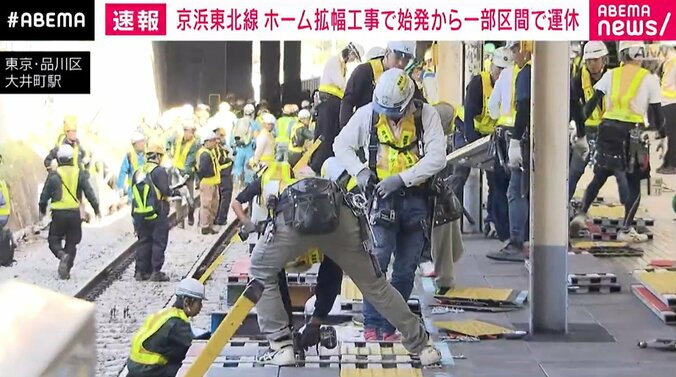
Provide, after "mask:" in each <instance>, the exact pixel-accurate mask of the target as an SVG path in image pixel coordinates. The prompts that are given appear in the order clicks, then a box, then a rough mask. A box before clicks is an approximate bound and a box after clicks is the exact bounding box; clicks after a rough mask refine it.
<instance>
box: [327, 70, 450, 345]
mask: <svg viewBox="0 0 676 377" xmlns="http://www.w3.org/2000/svg"><path fill="white" fill-rule="evenodd" d="M414 88H415V84H414V83H413V80H412V79H411V78H410V77H409V76H408V75H407V74H406V72H405V71H403V70H402V69H399V68H391V69H389V70H387V71H385V72H384V73H383V74H382V75H381V76H380V79H379V80H378V83H377V84H376V88H375V90H374V91H373V101H372V102H371V103H370V104H368V105H366V106H363V107H360V108H359V109H358V110H357V112H356V113H355V114H354V115H353V116H352V117H351V118H350V121H349V122H348V124H347V125H346V126H345V127H344V128H343V129H342V130H341V132H340V134H338V136H337V137H336V140H335V142H334V144H333V151H334V153H335V155H336V157H337V158H338V160H339V161H340V162H341V164H343V165H344V166H345V168H346V169H347V171H348V172H349V173H350V175H352V176H354V177H356V178H357V182H358V183H359V185H360V186H361V187H363V188H364V189H366V188H367V187H370V186H371V184H372V183H377V184H376V185H375V188H374V190H373V191H368V192H367V195H369V196H372V197H373V200H374V201H375V202H374V204H373V206H372V207H371V214H370V215H371V216H372V217H373V219H374V220H373V222H374V224H373V232H374V237H375V255H376V257H377V260H378V264H379V266H380V268H382V272H383V273H385V272H386V271H387V267H388V265H389V262H390V259H391V257H392V255H394V265H393V271H392V281H391V282H392V285H393V286H394V288H396V290H397V291H398V292H399V293H400V294H401V295H402V297H403V298H404V299H405V300H408V298H409V296H410V294H411V291H412V289H413V282H414V277H415V270H416V268H417V265H418V261H419V258H420V254H421V252H422V250H423V247H424V245H425V243H426V240H429V237H430V231H431V224H430V218H431V203H432V202H431V201H430V200H429V199H430V193H431V192H430V190H429V187H428V183H429V182H428V180H429V179H430V178H432V177H433V176H434V175H436V174H437V173H439V172H440V171H441V170H442V169H443V168H444V167H445V166H446V142H445V140H446V138H445V137H444V132H443V129H442V126H441V121H440V119H439V114H438V113H437V111H436V110H435V109H434V108H433V107H431V106H429V105H427V104H424V103H422V102H421V101H418V100H415V101H414V100H413V92H414ZM359 150H363V151H365V159H366V161H368V166H367V167H365V166H364V164H363V163H362V162H361V160H360V159H359V157H358V155H357V153H358V151H359ZM369 190H370V189H369ZM337 262H338V261H337ZM346 272H348V271H346ZM348 274H349V272H348ZM384 314H385V313H383V311H381V310H378V307H377V305H375V303H374V302H372V301H371V298H369V297H365V301H364V338H365V339H366V340H378V339H384V340H396V339H398V336H397V335H396V334H395V324H390V323H388V322H387V320H386V319H384V318H383V317H382V315H384ZM400 330H401V329H400Z"/></svg>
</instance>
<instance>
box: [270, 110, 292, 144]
mask: <svg viewBox="0 0 676 377" xmlns="http://www.w3.org/2000/svg"><path fill="white" fill-rule="evenodd" d="M296 121H297V119H296V118H294V117H290V116H283V117H281V118H279V120H278V121H277V128H276V131H277V136H276V137H275V142H277V143H282V144H289V143H290V142H291V139H290V136H289V134H290V132H291V127H293V126H292V125H293V123H294V122H296Z"/></svg>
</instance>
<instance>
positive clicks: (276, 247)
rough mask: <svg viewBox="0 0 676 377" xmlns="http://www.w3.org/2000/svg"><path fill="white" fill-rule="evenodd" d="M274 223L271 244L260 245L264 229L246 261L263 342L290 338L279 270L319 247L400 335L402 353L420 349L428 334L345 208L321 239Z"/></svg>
mask: <svg viewBox="0 0 676 377" xmlns="http://www.w3.org/2000/svg"><path fill="white" fill-rule="evenodd" d="M274 221H275V224H276V230H275V233H274V236H273V237H272V240H271V241H270V242H267V243H266V242H265V241H266V239H267V235H268V234H269V233H270V232H271V231H272V229H273V228H272V227H271V226H268V227H267V229H266V231H265V235H264V236H263V237H261V238H259V241H258V243H257V244H256V246H255V248H254V250H253V255H252V256H251V276H252V277H253V278H255V279H257V280H259V281H260V282H262V283H263V285H264V287H265V289H264V291H263V295H262V296H261V298H260V300H259V301H258V304H257V305H256V306H257V313H258V325H259V327H260V329H261V332H262V333H264V334H266V336H267V337H268V339H269V340H271V341H278V340H289V339H291V330H290V329H289V326H288V324H289V323H288V317H287V315H286V313H285V312H284V306H283V304H282V299H281V296H280V293H279V285H278V284H279V270H281V269H282V268H283V267H284V265H285V264H286V263H287V262H290V261H292V260H294V259H295V258H297V257H299V256H300V255H302V254H303V253H305V252H306V251H307V250H308V249H309V248H311V247H316V245H322V253H324V255H326V256H328V257H329V258H331V259H332V260H333V261H334V262H336V264H337V265H338V266H340V267H341V268H342V269H343V271H345V273H346V274H347V275H349V276H350V277H351V278H352V280H353V281H354V283H355V284H356V285H357V287H358V288H359V290H360V291H361V292H362V294H363V295H364V298H365V299H366V300H368V301H369V302H370V303H371V304H372V305H373V307H374V308H375V309H376V310H377V311H378V312H380V313H382V315H383V316H384V317H385V318H386V319H387V320H388V321H389V322H391V323H392V324H394V325H395V326H396V327H397V329H398V330H399V331H400V332H401V334H402V337H403V341H402V343H403V345H404V347H405V348H406V350H408V351H409V352H412V353H419V352H420V351H421V350H422V349H423V348H424V347H425V346H426V344H427V341H428V335H427V332H426V330H425V328H424V326H423V324H422V323H421V321H420V318H418V317H417V316H416V315H415V314H413V313H412V312H411V310H410V309H409V308H408V305H407V304H406V301H405V300H404V299H403V298H402V297H401V294H399V293H398V292H397V290H395V289H394V288H393V287H392V286H390V285H389V284H388V283H387V280H386V278H385V276H384V275H382V274H381V273H380V272H379V267H378V262H377V260H376V259H375V258H374V257H373V256H372V255H371V254H368V253H367V252H366V251H364V249H363V246H362V243H361V241H360V240H361V234H360V231H359V224H358V222H357V218H356V217H355V216H354V215H353V214H352V212H351V211H350V209H348V208H347V207H345V206H343V207H342V208H341V209H340V223H339V225H338V228H337V229H336V230H334V231H333V232H331V233H328V234H323V235H303V234H299V233H298V232H297V231H296V230H295V229H293V228H292V227H291V226H289V225H287V224H286V222H285V220H284V218H283V216H276V217H275V220H274ZM414 268H415V264H414Z"/></svg>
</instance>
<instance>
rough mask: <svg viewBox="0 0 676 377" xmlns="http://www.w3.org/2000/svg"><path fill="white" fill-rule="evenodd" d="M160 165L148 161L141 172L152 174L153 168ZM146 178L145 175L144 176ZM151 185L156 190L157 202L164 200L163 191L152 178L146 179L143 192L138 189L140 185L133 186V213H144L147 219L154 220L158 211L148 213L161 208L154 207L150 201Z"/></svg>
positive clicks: (147, 174)
mask: <svg viewBox="0 0 676 377" xmlns="http://www.w3.org/2000/svg"><path fill="white" fill-rule="evenodd" d="M157 166H158V165H157V164H155V163H153V162H148V163H147V164H144V165H143V166H142V167H141V170H140V173H142V174H144V175H146V176H148V177H149V176H150V173H152V171H153V170H155V168H156V167H157ZM143 179H144V180H145V177H144V178H143ZM150 186H152V188H153V190H155V198H156V199H157V201H156V203H155V204H156V205H157V202H159V201H161V200H162V193H160V190H158V189H157V187H156V186H155V185H154V183H153V182H152V180H151V179H148V180H147V181H146V184H145V185H144V186H143V193H140V192H139V191H138V185H133V186H132V187H131V194H132V199H133V202H132V213H134V214H138V215H143V216H144V219H145V220H153V219H155V218H156V217H157V213H154V214H152V215H148V214H150V213H152V212H153V211H154V212H157V211H158V210H159V208H153V207H152V206H151V205H149V203H148V194H149V193H150Z"/></svg>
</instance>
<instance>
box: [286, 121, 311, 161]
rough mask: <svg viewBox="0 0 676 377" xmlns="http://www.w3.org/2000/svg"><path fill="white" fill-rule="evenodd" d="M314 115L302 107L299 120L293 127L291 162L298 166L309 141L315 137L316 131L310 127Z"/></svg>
mask: <svg viewBox="0 0 676 377" xmlns="http://www.w3.org/2000/svg"><path fill="white" fill-rule="evenodd" d="M311 118H312V116H311V115H310V112H309V111H308V110H305V109H302V110H301V111H299V112H298V121H297V122H296V123H295V124H294V125H293V128H292V129H291V144H290V147H289V164H291V166H292V167H293V166H296V163H297V162H298V160H300V158H301V157H302V156H303V153H305V151H306V149H307V148H306V146H307V144H308V142H309V141H311V140H312V139H313V138H314V132H312V130H311V129H310V120H311ZM315 153H316V151H315Z"/></svg>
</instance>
